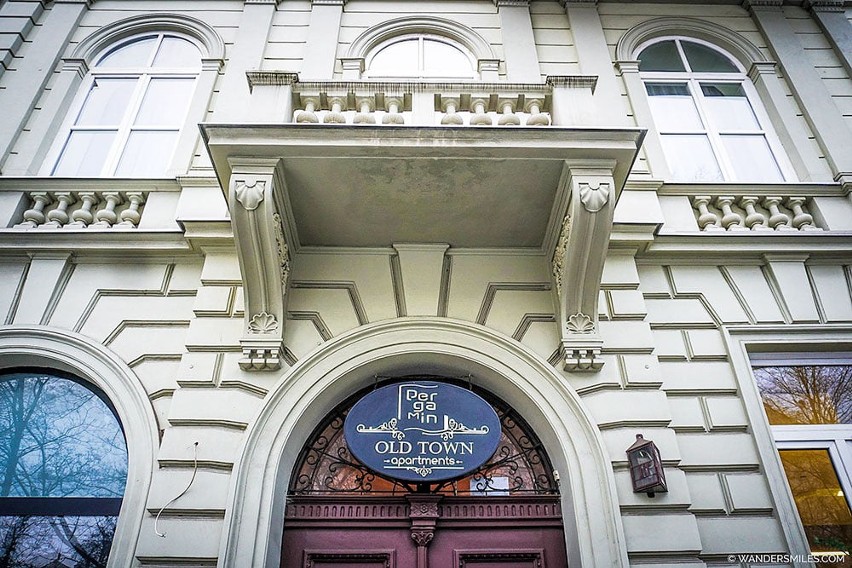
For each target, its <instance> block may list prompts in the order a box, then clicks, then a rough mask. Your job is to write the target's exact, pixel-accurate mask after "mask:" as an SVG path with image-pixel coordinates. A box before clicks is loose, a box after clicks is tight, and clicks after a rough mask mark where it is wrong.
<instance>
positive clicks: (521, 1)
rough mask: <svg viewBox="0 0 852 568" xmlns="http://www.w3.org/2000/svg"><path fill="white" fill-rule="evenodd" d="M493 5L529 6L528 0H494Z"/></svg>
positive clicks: (499, 6)
mask: <svg viewBox="0 0 852 568" xmlns="http://www.w3.org/2000/svg"><path fill="white" fill-rule="evenodd" d="M494 5H495V6H497V7H498V8H502V7H503V6H517V7H520V8H529V6H530V0H494Z"/></svg>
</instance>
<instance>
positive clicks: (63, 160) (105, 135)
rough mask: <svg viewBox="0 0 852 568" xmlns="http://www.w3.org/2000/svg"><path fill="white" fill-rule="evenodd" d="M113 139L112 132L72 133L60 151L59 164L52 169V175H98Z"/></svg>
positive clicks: (78, 131) (79, 131) (113, 134)
mask: <svg viewBox="0 0 852 568" xmlns="http://www.w3.org/2000/svg"><path fill="white" fill-rule="evenodd" d="M114 138H115V131H113V130H103V131H95V132H92V131H85V130H77V131H74V132H72V133H71V136H69V137H68V142H67V143H66V144H65V148H64V149H63V150H62V156H61V157H60V158H59V162H58V163H57V164H56V167H55V168H53V175H55V176H98V175H100V174H101V170H102V169H103V167H104V162H105V161H106V157H107V154H108V153H109V150H110V147H111V146H112V142H113V139H114Z"/></svg>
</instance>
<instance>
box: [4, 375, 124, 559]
mask: <svg viewBox="0 0 852 568" xmlns="http://www.w3.org/2000/svg"><path fill="white" fill-rule="evenodd" d="M0 431H2V432H4V433H5V434H4V435H3V436H2V437H0V468H1V469H0V567H3V568H5V567H12V566H14V567H20V568H43V567H47V566H51V567H53V566H74V567H75V568H98V567H103V566H106V563H107V558H108V556H109V550H110V546H111V544H112V538H113V534H114V533H115V526H116V520H117V515H118V510H119V508H120V507H121V497H122V495H123V494H124V485H125V481H126V478H127V448H126V444H125V440H124V434H123V432H122V430H121V427H120V424H119V423H118V420H117V419H116V417H115V415H114V413H113V411H112V409H111V408H110V406H109V405H108V403H107V402H106V398H105V397H104V396H103V395H102V394H101V393H98V392H95V390H93V389H92V388H91V387H87V386H83V385H82V384H81V383H79V382H77V381H76V380H72V379H70V378H65V377H61V376H58V375H57V374H56V373H41V372H26V373H23V372H22V373H7V374H3V375H0Z"/></svg>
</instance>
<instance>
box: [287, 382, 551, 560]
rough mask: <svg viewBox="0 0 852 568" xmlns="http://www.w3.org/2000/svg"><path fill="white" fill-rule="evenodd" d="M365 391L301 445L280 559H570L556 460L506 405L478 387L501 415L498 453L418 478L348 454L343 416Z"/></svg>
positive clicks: (349, 401)
mask: <svg viewBox="0 0 852 568" xmlns="http://www.w3.org/2000/svg"><path fill="white" fill-rule="evenodd" d="M412 378H413V377H405V379H406V380H411V379H412ZM416 378H417V379H420V378H422V377H416ZM428 380H442V379H440V378H437V379H436V377H428ZM444 380H445V379H444ZM363 394H364V393H360V394H359V395H358V396H356V397H353V398H352V399H350V400H348V401H346V402H345V403H343V404H342V405H341V406H340V407H338V409H337V410H336V411H335V412H334V413H333V414H332V415H331V416H330V417H329V418H328V419H327V420H326V421H325V422H324V423H323V424H320V426H319V427H318V428H317V429H316V430H315V431H314V434H313V435H312V436H311V439H309V440H308V443H307V444H306V445H305V447H304V449H303V451H302V455H301V456H300V459H299V461H298V462H297V464H296V467H295V470H294V472H293V476H292V482H291V486H290V491H289V495H288V499H287V510H286V512H285V524H284V535H283V544H282V568H378V567H381V568H392V567H399V568H415V567H416V568H449V567H453V568H456V567H457V568H565V567H566V566H567V563H566V560H565V558H566V554H565V537H564V532H563V525H562V511H561V506H560V499H559V488H558V484H557V482H556V479H555V478H554V472H553V468H552V466H551V464H550V460H549V458H548V457H547V455H546V453H545V452H544V449H543V448H542V446H541V443H540V442H539V440H538V438H537V437H536V436H535V434H534V433H533V432H532V430H531V429H530V428H529V426H528V425H527V424H526V423H525V422H524V421H523V419H522V418H521V417H520V416H518V415H517V413H515V412H514V411H513V410H512V409H511V408H509V407H508V405H506V404H505V403H503V402H502V401H500V400H499V399H496V398H495V397H494V396H492V395H490V394H489V393H485V392H480V391H477V394H479V395H480V396H482V397H483V398H485V399H486V400H488V402H490V403H491V404H492V406H493V407H494V409H495V410H496V411H497V415H498V416H499V418H500V423H501V430H502V436H501V442H500V445H499V447H498V449H497V451H496V452H495V454H494V456H493V457H492V458H491V459H490V460H489V461H488V462H487V463H486V464H485V465H483V466H482V467H481V468H480V469H479V470H477V471H475V472H474V473H473V474H471V475H469V476H468V477H465V478H463V479H460V480H456V481H452V482H443V483H434V484H430V485H426V484H422V485H419V486H418V485H416V484H409V483H407V482H402V481H394V480H390V479H386V478H383V477H380V476H378V475H377V474H375V473H373V472H372V471H370V470H368V469H366V468H365V467H364V466H363V465H361V464H360V463H359V462H358V461H357V460H356V459H355V458H354V457H352V455H351V454H350V452H349V450H348V448H347V446H346V442H345V440H344V437H343V421H344V420H345V417H346V413H347V412H348V410H349V408H351V406H352V405H353V404H354V402H355V401H356V400H357V399H358V398H360V396H362V395H363Z"/></svg>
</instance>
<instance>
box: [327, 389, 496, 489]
mask: <svg viewBox="0 0 852 568" xmlns="http://www.w3.org/2000/svg"><path fill="white" fill-rule="evenodd" d="M343 432H344V436H345V437H346V443H347V444H348V445H349V450H350V451H351V452H352V454H353V455H354V456H355V457H356V458H358V459H359V460H361V462H363V463H364V465H366V466H367V467H369V468H370V469H372V470H374V471H376V472H378V473H380V474H382V475H384V476H386V477H391V478H395V479H403V480H406V481H417V482H431V481H443V480H446V479H453V478H457V477H463V476H465V475H466V474H468V473H470V472H471V471H473V470H475V469H476V468H478V467H479V466H481V465H482V464H484V463H485V462H487V461H488V460H489V458H491V456H492V455H493V454H494V452H495V451H496V450H497V446H498V445H499V443H500V434H501V432H500V419H499V418H498V417H497V413H496V412H494V409H493V408H491V405H490V404H488V403H487V402H485V401H484V400H482V398H480V397H479V396H477V395H475V394H474V393H472V392H470V391H469V390H466V389H463V388H460V387H456V386H453V385H448V384H444V383H428V382H419V381H417V382H408V383H400V384H395V385H390V386H387V387H382V388H380V389H376V390H374V391H373V392H371V393H370V394H368V395H367V396H365V397H364V398H362V399H361V400H359V401H358V402H357V403H356V404H355V406H353V407H352V409H351V410H350V411H349V414H348V415H347V416H346V423H345V424H344V425H343Z"/></svg>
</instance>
